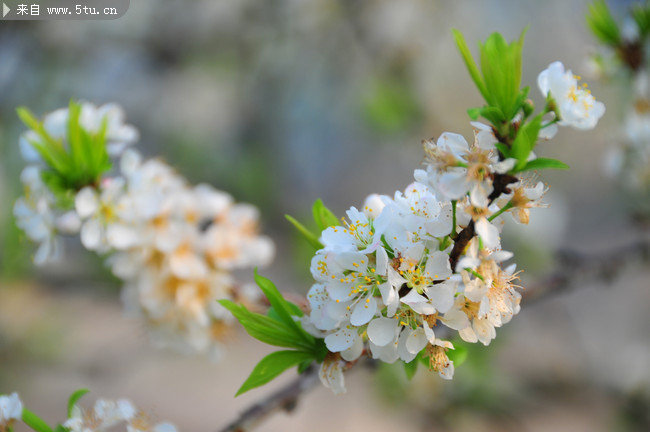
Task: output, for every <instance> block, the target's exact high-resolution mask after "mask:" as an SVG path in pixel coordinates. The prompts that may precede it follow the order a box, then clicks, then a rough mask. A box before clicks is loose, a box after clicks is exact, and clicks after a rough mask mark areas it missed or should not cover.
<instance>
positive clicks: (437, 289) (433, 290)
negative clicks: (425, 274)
mask: <svg viewBox="0 0 650 432" xmlns="http://www.w3.org/2000/svg"><path fill="white" fill-rule="evenodd" d="M425 292H426V294H427V297H429V298H430V299H431V303H433V306H434V307H435V308H436V310H437V311H438V312H440V313H445V312H447V311H448V310H449V309H450V308H451V307H452V306H453V305H454V295H455V294H456V287H455V286H454V285H452V284H451V283H446V282H443V283H440V284H436V285H433V286H430V287H427V288H426V289H425Z"/></svg>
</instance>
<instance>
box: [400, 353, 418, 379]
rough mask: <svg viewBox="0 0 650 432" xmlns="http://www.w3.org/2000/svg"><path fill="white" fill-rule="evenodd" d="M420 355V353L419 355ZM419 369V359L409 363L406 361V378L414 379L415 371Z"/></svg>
mask: <svg viewBox="0 0 650 432" xmlns="http://www.w3.org/2000/svg"><path fill="white" fill-rule="evenodd" d="M418 357H420V355H418ZM417 370H418V359H413V360H411V361H410V362H409V363H406V362H404V372H406V378H408V379H409V380H411V379H413V376H414V375H415V372H417Z"/></svg>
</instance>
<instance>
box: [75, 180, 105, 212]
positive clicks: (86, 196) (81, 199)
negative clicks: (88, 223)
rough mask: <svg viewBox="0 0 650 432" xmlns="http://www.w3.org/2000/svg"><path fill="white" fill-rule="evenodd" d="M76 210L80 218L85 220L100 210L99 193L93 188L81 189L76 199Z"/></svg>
mask: <svg viewBox="0 0 650 432" xmlns="http://www.w3.org/2000/svg"><path fill="white" fill-rule="evenodd" d="M74 204H75V208H76V210H77V214H79V217H81V218H83V219H85V218H87V217H89V216H91V215H92V214H93V213H95V212H96V211H97V210H98V209H99V200H98V198H97V192H95V190H94V189H93V188H91V187H89V186H88V187H85V188H83V189H81V190H80V191H79V192H78V193H77V196H76V197H75V199H74Z"/></svg>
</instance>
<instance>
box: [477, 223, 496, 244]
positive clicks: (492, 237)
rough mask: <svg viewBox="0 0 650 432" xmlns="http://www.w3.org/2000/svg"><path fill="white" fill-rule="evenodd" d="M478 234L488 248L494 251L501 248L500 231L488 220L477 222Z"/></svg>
mask: <svg viewBox="0 0 650 432" xmlns="http://www.w3.org/2000/svg"><path fill="white" fill-rule="evenodd" d="M476 233H477V234H478V235H479V236H481V240H483V245H484V246H485V247H486V248H488V249H494V248H496V247H498V246H499V229H498V228H497V227H495V226H494V225H492V224H491V223H490V222H488V220H487V218H481V219H479V220H478V221H477V222H476Z"/></svg>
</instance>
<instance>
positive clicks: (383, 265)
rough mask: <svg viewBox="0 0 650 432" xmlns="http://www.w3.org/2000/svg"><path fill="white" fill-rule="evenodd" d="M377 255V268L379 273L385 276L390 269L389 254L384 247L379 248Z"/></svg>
mask: <svg viewBox="0 0 650 432" xmlns="http://www.w3.org/2000/svg"><path fill="white" fill-rule="evenodd" d="M376 257H377V268H376V269H375V270H376V271H377V274H378V275H381V276H385V275H386V272H387V271H388V254H387V253H386V250H385V249H384V248H383V247H380V248H377V251H376Z"/></svg>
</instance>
